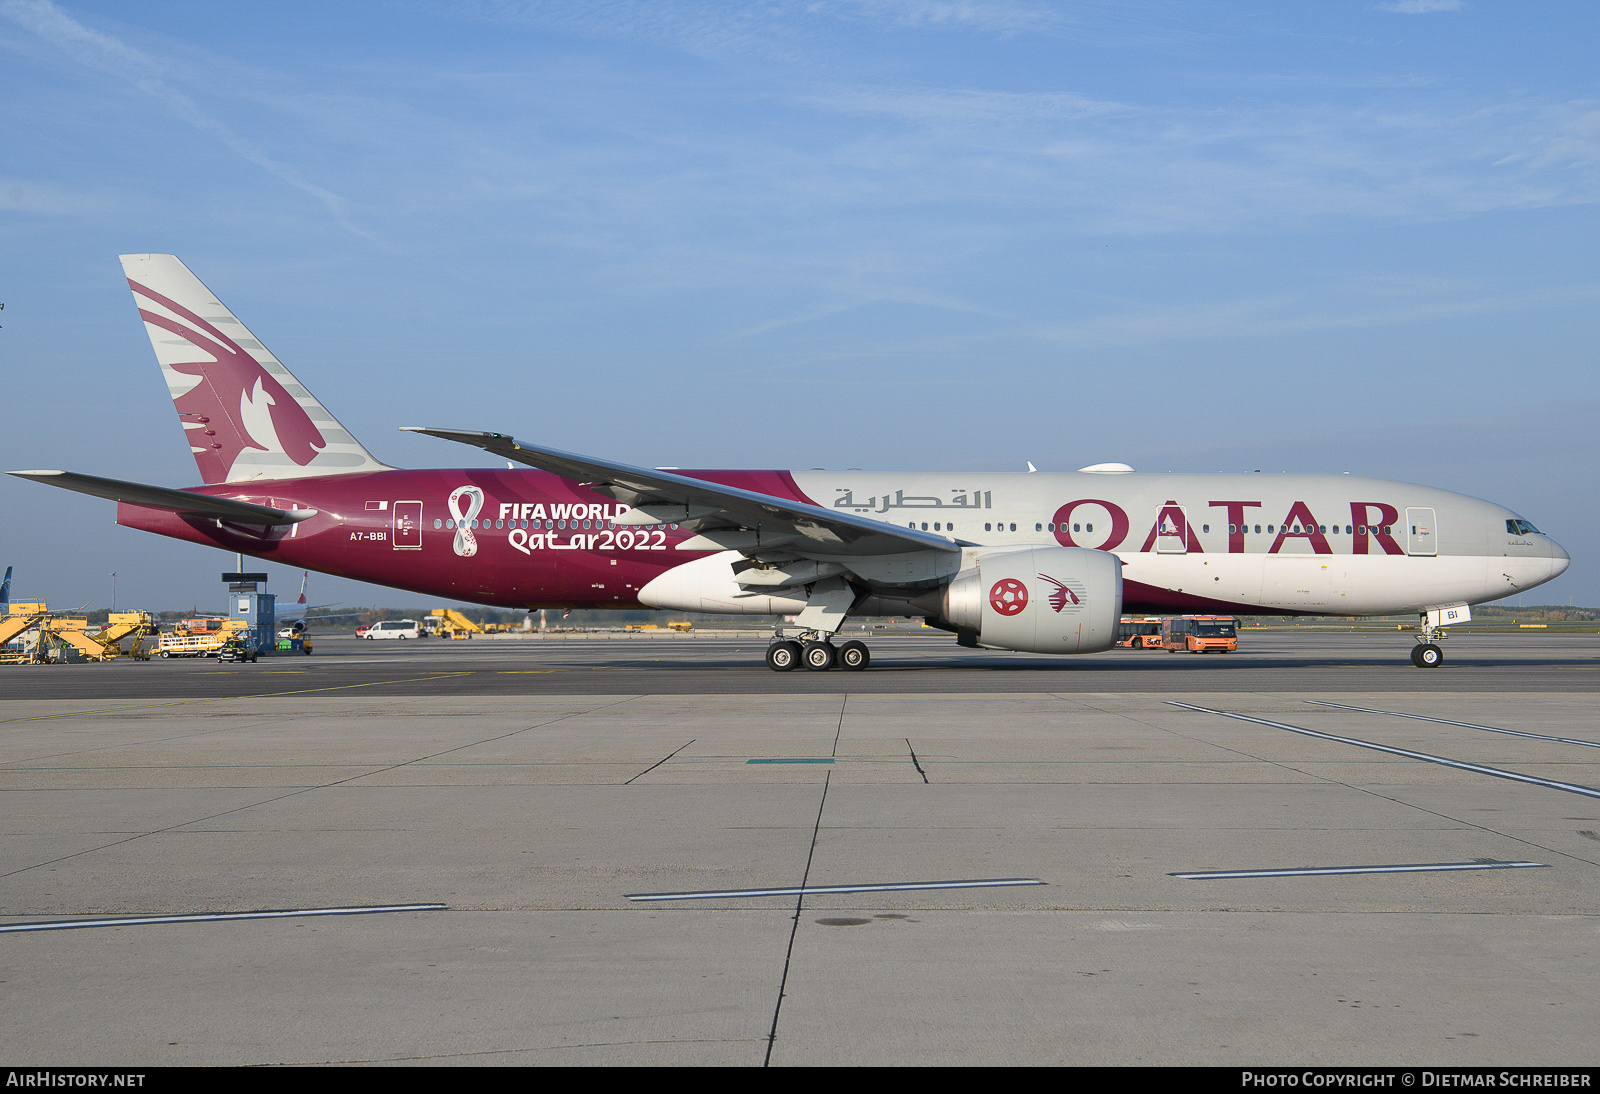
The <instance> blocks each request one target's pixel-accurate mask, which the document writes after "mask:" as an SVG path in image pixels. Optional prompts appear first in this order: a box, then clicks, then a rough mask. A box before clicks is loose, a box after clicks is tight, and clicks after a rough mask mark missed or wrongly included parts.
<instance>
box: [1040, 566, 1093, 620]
mask: <svg viewBox="0 0 1600 1094" xmlns="http://www.w3.org/2000/svg"><path fill="white" fill-rule="evenodd" d="M1039 577H1040V578H1042V579H1043V580H1045V581H1048V582H1049V583H1050V584H1052V585H1054V586H1055V587H1056V588H1055V592H1053V593H1051V594H1050V606H1051V607H1052V608H1054V609H1055V610H1056V614H1058V615H1059V614H1060V613H1061V612H1064V611H1065V612H1075V611H1077V610H1078V609H1079V608H1080V607H1082V606H1083V598H1084V597H1085V596H1087V595H1088V592H1087V590H1085V589H1084V588H1083V586H1081V585H1080V586H1078V587H1077V588H1073V587H1072V586H1071V585H1068V584H1067V583H1066V582H1065V581H1057V580H1056V579H1055V578H1053V577H1051V576H1050V575H1049V574H1040V575H1039Z"/></svg>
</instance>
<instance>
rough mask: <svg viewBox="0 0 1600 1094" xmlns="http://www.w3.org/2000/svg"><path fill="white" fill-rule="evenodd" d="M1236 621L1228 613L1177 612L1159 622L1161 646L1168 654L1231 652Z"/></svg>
mask: <svg viewBox="0 0 1600 1094" xmlns="http://www.w3.org/2000/svg"><path fill="white" fill-rule="evenodd" d="M1237 622H1238V621H1237V620H1235V619H1234V618H1233V617H1232V616H1228V615H1180V616H1175V617H1173V618H1170V619H1163V620H1162V621H1161V648H1162V649H1164V650H1166V651H1167V652H1168V653H1235V652H1237V651H1238V649H1239V633H1238V627H1237V625H1236V624H1237Z"/></svg>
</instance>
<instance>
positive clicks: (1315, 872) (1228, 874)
mask: <svg viewBox="0 0 1600 1094" xmlns="http://www.w3.org/2000/svg"><path fill="white" fill-rule="evenodd" d="M1549 866H1550V864H1549V863H1548V862H1414V863H1406V864H1404V865H1400V866H1318V867H1303V868H1297V869H1288V870H1216V871H1210V872H1207V873H1197V874H1168V875H1167V876H1168V877H1181V878H1185V879H1187V880H1190V881H1216V880H1219V879H1226V878H1252V877H1325V876H1328V875H1331V874H1419V873H1427V872H1437V871H1447V870H1515V869H1524V868H1528V867H1540V868H1545V869H1548V868H1549Z"/></svg>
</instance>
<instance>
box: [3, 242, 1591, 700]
mask: <svg viewBox="0 0 1600 1094" xmlns="http://www.w3.org/2000/svg"><path fill="white" fill-rule="evenodd" d="M122 265H123V271H124V273H125V274H126V276H127V279H128V285H129V287H130V288H131V289H132V291H133V295H134V299H135V302H136V304H137V306H138V308H139V314H140V316H141V318H142V319H143V321H144V324H145V330H146V333H147V334H148V335H149V337H150V342H151V345H152V347H153V348H154V350H155V354H156V358H157V360H158V361H159V363H160V366H161V371H162V374H163V376H164V378H165V379H166V382H167V387H168V390H169V392H170V393H171V396H172V399H173V403H174V406H175V408H176V410H177V413H178V420H179V422H180V424H181V425H182V427H183V430H184V434H185V436H186V438H187V439H188V441H189V449H190V451H191V453H192V454H193V455H194V459H195V463H196V464H197V465H198V468H199V471H200V477H201V479H202V480H203V483H204V485H201V486H195V487H187V488H185V489H181V490H178V489H171V488H168V487H162V486H152V485H145V484H140V483H130V482H122V481H118V480H114V479H107V478H101V477H97V476H90V475H85V474H80V473H75V472H68V471H46V470H38V471H13V472H9V474H12V475H17V476H20V477H23V478H28V479H32V480H34V481H36V482H42V483H46V484H48V485H52V486H58V487H62V488H65V489H68V490H75V491H78V492H80V493H85V494H90V495H94V496H97V497H102V498H109V499H112V500H114V501H116V502H117V523H119V524H122V525H124V526H126V527H129V528H139V529H143V530H145V531H149V532H154V533H156V534H158V535H164V536H170V537H172V538H174V539H181V540H185V541H187V542H190V543H199V544H202V545H205V546H210V547H217V548H219V549H221V550H224V551H228V552H230V553H241V554H244V555H250V556H252V557H255V558H261V559H266V560H270V561H275V562H280V563H283V564H286V565H292V566H295V567H300V568H304V569H308V570H316V571H318V572H319V573H326V574H333V575H336V576H339V577H348V578H354V579H356V580H359V581H368V582H375V583H377V584H381V585H389V586H393V587H395V588H400V589H406V590H410V591H412V592H418V593H426V594H430V595H434V596H442V597H450V598H454V599H458V600H466V601H474V602H477V603H481V604H488V605H493V606H497V607H510V608H529V609H533V608H558V609H567V610H571V609H573V608H619V609H625V608H660V609H672V610H681V611H695V612H713V613H719V614H735V613H736V614H745V615H757V616H773V617H777V621H776V622H775V623H774V626H773V633H772V637H771V640H770V642H769V645H768V647H767V651H766V664H767V665H768V667H769V668H771V669H774V670H776V671H789V670H791V669H794V668H796V667H800V666H804V667H805V668H807V669H810V670H814V671H823V670H827V669H831V668H834V667H840V668H843V669H846V670H861V669H865V668H866V667H867V666H868V664H869V663H870V660H871V655H870V651H869V650H868V648H867V646H866V645H865V644H864V643H862V642H860V641H847V642H844V643H843V644H842V645H839V646H837V647H836V646H835V645H834V639H835V638H836V636H838V635H839V631H840V628H841V627H842V625H843V624H844V622H845V620H846V619H847V618H848V617H850V616H852V615H857V616H862V615H886V616H921V617H923V618H924V619H925V621H926V622H927V623H928V624H929V625H930V626H932V627H936V628H940V629H943V630H946V631H949V632H951V633H953V634H954V635H955V636H956V640H957V642H958V643H959V644H960V645H962V646H966V647H972V648H985V649H995V650H1013V651H1023V652H1032V653H1049V654H1081V653H1094V652H1098V651H1102V650H1107V649H1110V648H1111V647H1112V645H1113V644H1114V643H1115V642H1116V639H1117V624H1118V621H1119V619H1120V617H1121V616H1122V614H1123V613H1124V612H1132V613H1138V614H1153V613H1163V614H1181V613H1204V614H1211V615H1220V614H1229V615H1236V616H1248V615H1344V616H1363V615H1390V614H1395V613H1413V612H1414V613H1417V614H1418V615H1419V617H1420V623H1419V625H1418V631H1417V635H1416V645H1415V647H1414V648H1413V650H1412V662H1413V664H1415V665H1417V666H1418V667H1420V668H1431V667H1434V666H1436V665H1438V664H1439V663H1440V662H1441V661H1442V659H1443V652H1442V650H1441V649H1440V647H1439V645H1438V642H1439V640H1440V639H1441V638H1443V637H1445V636H1446V635H1447V634H1448V632H1447V631H1446V630H1445V628H1446V627H1447V626H1448V625H1449V624H1450V623H1452V622H1462V621H1465V620H1466V619H1469V618H1470V616H1471V613H1470V606H1471V605H1472V604H1477V603H1482V602H1485V601H1490V600H1497V599H1500V598H1502V597H1505V596H1507V595H1510V594H1513V593H1521V592H1524V591H1526V590H1528V589H1531V588H1533V587H1535V586H1537V585H1541V584H1543V583H1544V582H1547V581H1550V580H1551V579H1552V578H1555V577H1557V576H1559V575H1560V574H1561V573H1563V572H1564V571H1565V570H1566V569H1567V567H1568V565H1569V564H1570V558H1569V556H1568V555H1567V552H1566V551H1565V550H1563V549H1562V548H1561V546H1560V545H1559V544H1557V543H1556V542H1555V541H1554V540H1553V539H1551V538H1550V537H1548V536H1546V535H1544V534H1543V533H1541V532H1540V531H1539V530H1538V529H1537V528H1535V527H1534V526H1533V524H1531V523H1530V522H1529V521H1527V520H1525V519H1524V518H1522V517H1521V516H1520V515H1519V514H1517V513H1515V512H1513V511H1511V510H1510V509H1507V508H1505V507H1503V506H1500V505H1497V504H1495V503H1493V502H1488V501H1482V500H1479V499H1477V498H1472V497H1468V496H1466V495H1463V494H1458V493H1453V492H1450V491H1447V490H1439V489H1434V488H1431V487H1426V486H1417V485H1412V484H1410V483H1403V482H1393V481H1388V480H1383V479H1374V478H1362V477H1355V476H1350V475H1262V474H1260V473H1252V474H1211V475H1203V474H1141V473H1138V472H1135V471H1134V470H1133V469H1132V468H1131V467H1128V466H1127V465H1125V464H1095V465H1092V466H1089V467H1085V468H1082V469H1080V470H1079V471H1077V472H1072V473H1050V472H1038V471H1033V470H1032V468H1031V465H1030V470H1029V471H1028V472H1016V473H995V472H983V473H975V472H959V471H958V472H885V471H810V472H790V471H781V470H680V469H661V468H645V467H635V466H631V465H629V464H625V463H619V462H616V461H612V460H606V459H602V458H598V457H591V456H583V455H577V454H574V453H570V452H564V451H561V450H558V449H554V448H550V447H547V446H544V445H540V444H537V443H532V442H529V441H519V440H517V439H515V438H514V437H512V436H510V435H509V434H505V433H497V432H486V431H479V430H467V429H453V428H438V427H432V426H408V427H402V428H406V429H409V430H411V431H413V432H417V433H423V434H427V435H429V436H432V437H437V438H441V439H444V440H448V441H454V442H457V443H461V444H466V445H471V446H473V447H476V448H480V449H482V450H484V451H486V452H489V453H491V454H493V455H495V456H496V457H499V458H501V459H504V460H505V461H507V466H506V468H505V469H503V470H502V469H490V468H454V469H451V468H439V469H431V470H402V469H398V468H395V467H391V466H389V465H387V464H384V463H382V462H380V461H379V460H378V459H376V458H375V457H374V456H373V455H372V454H371V453H370V452H368V451H367V449H366V448H364V447H363V446H362V445H361V443H360V442H359V441H357V440H356V438H355V437H354V436H352V435H351V434H350V432H349V431H348V430H346V429H345V428H344V427H343V426H342V425H340V423H339V421H338V420H337V419H336V418H334V416H333V415H332V414H331V413H329V411H328V410H327V409H326V408H325V407H324V406H323V405H322V404H321V403H320V402H318V401H317V399H316V398H315V397H314V396H313V395H312V394H311V392H310V391H309V389H307V388H306V386H305V385H304V384H302V383H301V382H300V381H299V380H298V379H297V378H296V377H295V376H294V375H293V374H292V373H290V372H289V370H288V369H287V368H285V367H284V366H283V364H282V363H280V362H279V361H278V359H277V358H276V357H274V356H273V355H272V354H271V353H270V352H268V351H267V349H266V348H265V347H264V346H263V345H262V343H261V342H260V341H259V340H258V339H256V338H255V336H254V335H253V334H252V333H251V332H250V331H249V330H248V329H247V328H246V327H245V326H244V324H242V323H241V322H240V321H239V320H238V319H237V318H236V317H235V316H234V315H233V313H232V312H231V311H229V310H228V309H227V308H226V307H225V306H224V305H223V304H222V303H221V301H220V300H219V299H218V298H217V297H216V296H215V295H214V294H213V293H212V292H211V290H210V289H208V288H207V287H206V286H205V285H204V284H202V283H201V281H200V280H199V278H197V277H196V276H195V275H194V274H193V273H191V272H190V271H189V269H188V267H186V266H185V265H184V264H183V263H182V262H180V261H179V260H178V259H177V258H176V257H175V256H173V255H162V254H134V255H123V256H122ZM517 464H522V465H524V466H523V467H521V468H518V467H516V466H515V465H517ZM786 616H793V617H794V619H793V624H792V625H787V624H786V623H785V622H784V621H783V617H786Z"/></svg>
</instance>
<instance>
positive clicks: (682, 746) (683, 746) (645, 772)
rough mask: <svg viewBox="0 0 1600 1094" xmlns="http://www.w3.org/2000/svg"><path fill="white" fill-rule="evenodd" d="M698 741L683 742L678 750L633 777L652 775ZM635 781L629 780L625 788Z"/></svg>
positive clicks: (691, 738)
mask: <svg viewBox="0 0 1600 1094" xmlns="http://www.w3.org/2000/svg"><path fill="white" fill-rule="evenodd" d="M696 740H697V738H694V737H690V738H689V739H688V740H687V741H685V742H683V744H681V745H679V746H678V747H677V748H675V749H673V750H672V751H671V752H669V753H667V754H666V755H665V756H663V757H661V759H659V760H657V761H656V762H655V763H653V764H651V765H650V766H649V767H647V768H645V769H644V770H643V771H641V772H639V773H638V774H637V775H635V776H634V777H633V779H642V778H644V777H645V776H646V775H648V774H650V772H652V771H654V770H655V769H656V768H658V767H660V766H661V765H662V764H664V763H666V762H667V761H668V760H670V759H672V757H674V756H676V755H677V754H678V753H680V752H682V751H683V750H684V749H686V748H688V747H689V746H690V745H692V744H694V742H695V741H696ZM633 779H629V780H628V781H627V782H625V783H623V784H622V785H623V786H627V785H628V783H631V782H633Z"/></svg>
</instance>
